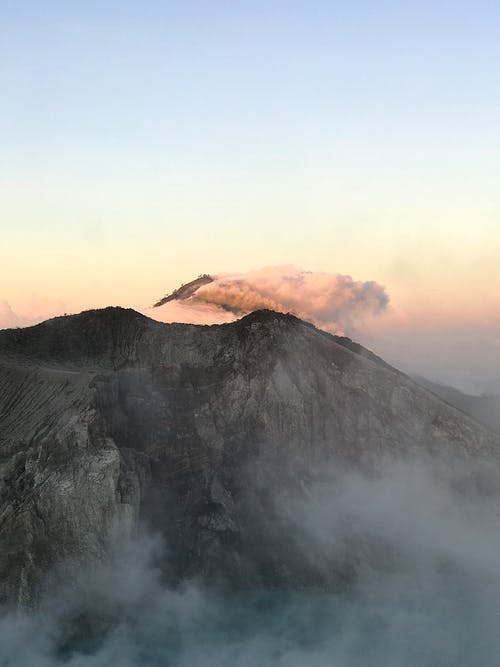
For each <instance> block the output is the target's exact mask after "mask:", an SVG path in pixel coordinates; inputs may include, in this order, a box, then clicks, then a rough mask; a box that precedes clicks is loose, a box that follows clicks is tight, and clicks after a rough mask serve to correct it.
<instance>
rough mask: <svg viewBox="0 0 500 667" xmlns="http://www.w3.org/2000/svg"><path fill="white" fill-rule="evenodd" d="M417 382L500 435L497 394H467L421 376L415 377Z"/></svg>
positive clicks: (499, 397)
mask: <svg viewBox="0 0 500 667" xmlns="http://www.w3.org/2000/svg"><path fill="white" fill-rule="evenodd" d="M415 381H416V382H418V384H421V385H422V386H423V387H425V388H426V389H429V391H432V392H434V393H435V394H437V395H438V396H439V397H440V398H442V399H443V400H445V401H447V402H448V403H449V404H450V405H453V406H454V407H456V408H458V409H459V410H463V412H466V413H467V414H469V415H470V416H471V417H474V419H477V421H479V422H482V423H483V424H485V425H486V426H487V427H488V428H490V429H492V430H493V431H496V432H497V433H500V396H497V395H495V394H483V395H481V396H474V395H472V394H465V393H464V392H462V391H459V390H458V389H455V388H454V387H449V386H448V385H445V384H440V383H438V382H432V381H431V380H427V379H426V378H423V377H421V376H419V375H418V376H415Z"/></svg>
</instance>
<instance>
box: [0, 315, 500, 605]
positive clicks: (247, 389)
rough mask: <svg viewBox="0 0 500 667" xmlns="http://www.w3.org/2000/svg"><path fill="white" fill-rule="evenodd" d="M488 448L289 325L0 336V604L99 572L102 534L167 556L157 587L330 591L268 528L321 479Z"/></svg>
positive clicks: (288, 321)
mask: <svg viewBox="0 0 500 667" xmlns="http://www.w3.org/2000/svg"><path fill="white" fill-rule="evenodd" d="M499 451H500V436H498V435H495V434H493V433H491V432H489V431H488V430H487V429H486V428H484V427H482V426H481V425H479V424H477V423H476V422H474V421H473V420H472V419H469V418H468V417H467V416H466V415H465V414H463V413H461V412H460V411H458V410H455V409H454V408H452V407H451V406H450V405H447V404H446V403H444V402H443V401H441V400H440V399H439V398H438V397H437V396H435V395H434V394H432V393H430V392H428V391H426V390H425V389H424V388H422V387H420V386H418V385H417V384H415V383H414V382H413V381H412V380H410V379H409V378H408V377H406V376H405V375H403V374H402V373H400V372H398V371H397V370H395V369H393V368H391V367H390V366H388V365H387V364H385V363H384V362H383V361H382V360H380V359H378V358H377V357H375V356H374V355H372V354H371V353H370V352H368V351H367V350H365V349H364V348H362V347H361V346H358V345H356V344H355V343H353V342H352V341H350V340H349V339H345V338H337V337H335V336H331V335H329V334H326V333H324V332H322V331H319V330H317V329H315V328H314V327H312V326H311V325H309V324H306V323H304V322H302V321H300V320H298V319H297V318H295V317H293V316H290V315H283V314H278V313H274V312H270V311H258V312H255V313H252V314H251V315H249V316H247V317H245V318H243V319H242V320H240V321H238V322H235V323H233V324H227V325H222V326H210V327H203V326H193V325H181V324H171V325H167V324H161V323H159V322H155V321H152V320H149V319H148V318H145V317H143V316H142V315H140V314H139V313H136V312H134V311H132V310H124V309H120V308H107V309H105V310H101V311H88V312H85V313H82V314H80V315H76V316H70V317H63V318H56V319H54V320H49V321H47V322H44V323H42V324H40V325H37V326H35V327H31V328H28V329H22V330H7V331H2V332H0V598H1V599H2V600H4V601H10V602H15V603H18V604H20V605H29V604H31V602H32V601H33V599H34V598H36V596H37V595H38V593H39V591H40V590H41V587H42V586H43V582H44V581H45V578H44V575H45V574H46V573H47V572H49V571H50V570H51V568H53V567H54V565H59V566H61V567H62V566H64V567H70V566H72V565H74V564H76V565H78V564H79V563H84V562H88V561H89V560H90V559H93V558H95V559H104V558H106V549H107V547H106V544H107V536H108V534H109V532H110V530H112V528H113V526H114V525H115V524H117V523H118V524H119V525H120V526H121V529H122V530H125V531H129V532H130V533H131V534H132V533H133V532H134V531H135V530H136V529H137V526H138V523H139V522H140V521H143V522H145V523H147V524H149V525H150V526H152V527H153V529H155V530H159V531H161V532H162V533H163V534H164V535H165V538H166V543H167V545H168V549H167V554H168V555H167V557H166V558H165V563H164V569H165V576H167V577H169V578H170V579H171V580H173V581H178V580H180V579H182V578H184V577H194V576H198V577H202V578H204V579H206V580H208V581H213V582H216V581H220V580H222V579H223V580H224V581H225V582H228V583H229V584H230V585H239V586H255V585H261V586H287V585H291V584H292V583H293V585H294V586H308V585H321V586H329V587H336V586H339V585H341V584H342V582H343V581H344V580H346V579H347V580H348V579H349V577H350V576H351V575H352V573H351V572H350V570H349V564H346V563H341V562H339V563H336V564H335V566H334V567H331V568H328V572H326V571H322V572H317V571H314V570H313V569H312V566H311V567H310V566H308V565H307V564H305V563H304V561H303V560H301V559H300V558H299V557H298V556H297V551H296V550H294V549H293V548H291V547H292V545H291V543H290V540H293V535H291V534H290V531H287V528H286V525H284V524H283V522H280V521H277V520H275V499H276V497H277V495H279V496H280V498H281V499H283V498H285V499H286V495H287V493H290V494H292V493H293V494H300V493H307V486H308V484H309V483H310V481H311V480H312V479H315V478H317V477H318V476H321V474H322V470H324V469H325V466H333V467H335V468H336V469H338V470H341V469H342V467H343V466H349V467H352V466H355V467H358V468H363V469H366V470H370V469H374V468H376V466H377V464H378V462H379V461H381V460H382V459H383V458H384V457H403V458H404V457H407V458H410V457H412V456H413V455H416V454H418V455H422V454H427V455H429V456H438V457H440V458H443V459H445V458H446V457H447V456H453V457H455V458H456V457H458V458H462V459H464V460H467V459H469V458H478V457H480V458H485V459H489V460H491V459H494V460H497V459H498V452H499Z"/></svg>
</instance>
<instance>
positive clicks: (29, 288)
mask: <svg viewBox="0 0 500 667" xmlns="http://www.w3.org/2000/svg"><path fill="white" fill-rule="evenodd" d="M0 19H1V20H0V95H1V106H0V146H1V150H0V194H1V196H0V224H1V231H2V235H1V239H2V240H1V246H0V301H1V302H2V303H3V304H4V305H3V308H4V311H5V310H6V309H7V308H12V310H13V311H14V312H16V313H17V314H18V316H19V317H20V319H21V320H22V319H23V318H24V319H26V318H29V317H38V316H40V315H44V314H45V315H47V314H53V313H55V312H64V311H67V312H73V311H78V310H81V309H82V308H88V307H93V306H104V305H108V304H122V305H127V306H128V305H133V306H141V305H147V304H149V303H151V302H152V301H153V300H155V299H156V298H158V297H159V296H160V295H161V294H163V293H164V292H166V291H169V290H170V289H172V288H173V287H175V286H177V285H178V284H179V283H180V282H185V281H187V280H189V279H190V278H192V277H193V276H195V275H197V274H199V273H202V272H224V271H229V272H234V271H248V270H251V269H258V268H259V267H261V266H264V265H281V264H295V265H298V266H302V267H304V268H306V269H310V270H313V271H316V270H317V271H332V272H340V273H347V274H351V275H352V276H353V277H354V278H356V279H359V280H376V281H378V282H380V283H381V284H383V285H384V286H385V287H386V289H387V292H388V294H389V296H390V298H391V304H392V305H391V308H392V310H391V314H390V315H391V318H392V319H391V329H390V330H391V331H396V330H398V331H399V332H400V333H401V332H406V333H407V334H410V333H411V334H412V335H413V336H415V339H417V338H419V337H418V336H417V335H416V333H415V332H422V336H423V338H425V336H426V335H429V336H430V337H431V339H432V341H434V340H435V338H433V336H434V334H432V335H431V334H429V332H430V331H431V332H435V336H439V335H440V332H448V333H447V334H446V335H448V336H449V335H451V336H452V337H453V336H458V337H459V338H460V339H462V338H464V337H466V335H467V331H469V332H470V331H471V330H473V329H474V327H475V328H476V329H477V332H483V333H484V336H483V333H481V336H483V338H484V340H483V338H481V340H482V341H483V342H482V345H486V346H487V347H488V350H489V353H491V354H494V353H495V350H496V354H497V357H498V355H500V331H499V329H498V326H499V324H500V289H499V287H500V216H499V213H500V195H499V173H500V169H499V167H500V165H499V163H500V84H499V82H500V46H499V39H498V35H499V34H500V5H499V4H498V3H497V2H484V1H481V0H479V1H478V2H460V1H454V2H440V1H439V0H437V1H433V2H428V1H423V2H418V3H417V2H414V3H409V2H356V1H353V2H335V1H333V2H326V1H318V2H305V1H304V0H302V1H301V2H294V1H293V0H288V1H287V2H284V1H283V2H282V1H275V2H272V1H271V2H260V1H252V2H250V1H248V2H238V1H237V0H234V1H233V2H229V1H220V2H218V1H217V0H214V1H213V2H207V1H204V2H202V1H201V0H200V1H198V2H192V1H189V0H184V1H182V2H180V1H179V2H178V1H172V2H165V1H162V2H159V1H157V2H150V1H147V0H146V1H145V2H141V3H139V2H128V1H127V0H122V1H120V2H93V1H91V2H50V0H48V1H47V2H43V3H42V2H33V1H32V2H23V1H22V0H18V1H17V2H11V1H9V0H4V1H3V2H2V3H1V7H0ZM0 314H1V313H0ZM388 322H389V320H386V325H382V324H381V325H380V327H381V329H380V331H379V332H378V333H377V335H379V339H380V336H382V337H383V335H385V334H384V332H385V333H387V332H388V326H389V325H388V324H387V323H388ZM0 326H1V324H0ZM384 326H385V328H384ZM450 332H451V334H450ZM457 332H458V333H457ZM370 335H372V332H370ZM373 335H374V334H373ZM398 335H399V334H398ZM405 335H406V334H405ZM477 335H479V333H477ZM368 338H369V336H368ZM368 338H367V339H368ZM420 338H422V337H420ZM379 339H377V340H379ZM370 340H372V338H370ZM389 340H390V338H388V337H387V336H386V337H385V338H384V341H385V342H384V344H385V345H386V346H388V345H389V343H388V341H389ZM398 341H399V342H398V343H396V342H395V341H394V340H393V342H392V344H393V345H394V346H397V344H399V345H401V346H402V355H403V357H404V350H405V345H406V346H407V343H405V338H404V336H403V334H401V335H400V337H399V339H398ZM376 344H377V343H376ZM429 345H430V343H429ZM382 347H383V345H382ZM469 347H470V344H469ZM468 349H469V348H468ZM426 350H427V348H425V347H423V348H422V355H424V357H425V355H426V354H427V352H426ZM469 351H470V350H469ZM412 353H414V350H413V351H412ZM457 354H458V355H459V356H460V354H461V353H460V352H457ZM485 359H486V357H485ZM396 361H398V359H396ZM449 363H452V362H449ZM495 363H498V366H497V367H496V368H498V370H499V373H498V377H500V359H498V358H495ZM486 365H488V364H486ZM478 368H479V367H478ZM478 372H479V371H478ZM431 374H432V373H431ZM499 383H500V380H499Z"/></svg>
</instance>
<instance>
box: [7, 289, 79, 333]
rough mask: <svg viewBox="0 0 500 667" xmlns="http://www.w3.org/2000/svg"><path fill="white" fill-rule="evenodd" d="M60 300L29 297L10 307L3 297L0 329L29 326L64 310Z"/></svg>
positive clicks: (64, 306) (60, 313)
mask: <svg viewBox="0 0 500 667" xmlns="http://www.w3.org/2000/svg"><path fill="white" fill-rule="evenodd" d="M66 309H67V308H66V305H65V304H64V303H63V302H62V301H53V300H50V299H41V298H36V297H31V298H30V299H28V300H25V301H24V302H23V303H21V304H19V305H16V307H15V308H12V306H11V305H10V303H9V302H8V301H6V300H5V299H0V329H11V328H13V327H29V326H32V325H33V324H37V323H38V322H42V321H43V320H47V319H49V318H50V317H55V316H56V315H62V314H64V313H65V311H66Z"/></svg>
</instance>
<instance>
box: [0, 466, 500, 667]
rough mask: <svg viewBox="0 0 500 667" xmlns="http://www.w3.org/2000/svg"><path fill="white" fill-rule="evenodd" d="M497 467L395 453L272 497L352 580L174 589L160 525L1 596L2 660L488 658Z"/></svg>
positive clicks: (311, 556) (188, 664)
mask: <svg viewBox="0 0 500 667" xmlns="http://www.w3.org/2000/svg"><path fill="white" fill-rule="evenodd" d="M499 479H500V475H499V471H498V470H494V469H493V468H492V467H489V466H487V465H474V468H473V469H472V468H471V467H464V466H463V465H458V464H457V465H453V466H451V465H448V466H445V465H442V464H439V465H438V464H436V463H434V464H432V465H431V464H423V463H418V464H417V463H415V462H413V463H408V462H407V463H401V464H391V465H387V466H386V467H385V468H384V471H383V472H382V473H380V474H377V475H373V476H370V477H368V476H366V475H362V474H358V473H356V474H354V473H352V474H342V475H333V476H332V477H331V479H329V480H327V481H325V482H324V483H322V484H316V485H315V486H314V487H312V488H311V489H310V490H308V491H307V492H306V493H305V494H304V495H303V496H301V498H290V497H281V498H278V499H277V500H276V503H277V507H278V509H279V511H280V512H281V516H282V519H283V521H286V522H287V524H288V525H289V527H290V531H293V534H294V536H295V539H294V543H295V544H296V547H297V549H299V550H300V551H301V555H302V556H303V558H304V559H305V562H307V563H311V562H312V563H314V565H315V566H316V567H318V568H322V567H329V566H330V565H329V563H331V562H333V561H336V560H337V561H338V560H341V561H343V562H348V563H349V564H350V565H351V566H352V569H353V572H354V573H355V576H354V577H353V580H352V582H351V583H350V584H349V586H348V587H347V589H346V590H344V591H343V592H340V593H325V592H321V591H312V590H298V591H291V592H284V591H277V590H276V591H271V590H267V591H249V590H245V591H239V592H233V593H228V592H225V593H223V592H220V591H219V592H217V591H214V590H206V589H203V588H202V587H201V586H198V585H196V584H195V583H192V582H191V583H187V584H185V585H184V586H183V587H181V588H179V589H176V590H173V589H169V588H168V587H166V586H165V585H164V584H163V583H162V581H161V575H160V570H159V567H158V563H159V560H160V556H161V553H162V550H163V549H168V545H164V544H162V543H161V540H159V539H158V538H156V537H155V536H154V535H153V536H151V535H142V536H138V537H137V539H135V540H134V541H133V542H130V541H129V542H124V541H123V540H122V539H121V538H119V537H118V536H115V537H114V541H113V548H112V550H111V551H112V557H111V562H110V563H109V564H107V565H101V566H99V567H96V566H92V567H89V570H88V571H86V572H80V573H79V574H78V577H77V578H76V579H75V580H73V581H72V583H71V585H70V584H66V585H64V586H56V585H54V586H53V588H52V591H51V593H50V594H48V595H47V596H46V597H45V599H44V600H43V602H42V603H41V605H40V607H39V609H38V610H36V611H34V612H32V613H22V614H21V613H14V612H7V611H5V612H4V614H3V616H2V618H1V620H0V665H1V667H27V666H29V665H36V667H49V666H50V667H52V666H55V665H67V666H68V667H104V666H106V667H109V666H110V665H113V666H114V665H116V666H118V665H119V666H120V667H139V666H140V667H142V666H146V665H148V666H151V667H153V666H154V667H157V666H158V665H175V666H179V667H197V666H198V665H199V666H200V667H201V666H203V667H207V666H213V667H225V666H227V667H255V666H256V665H259V666H262V667H265V666H271V665H272V666H286V667H327V666H328V667H332V666H333V667H360V666H361V665H370V666H371V667H377V666H380V667H405V666H408V667H410V666H417V665H418V667H426V666H428V667H431V666H432V667H441V666H445V665H450V666H453V667H460V666H470V667H472V666H474V667H488V666H490V665H491V666H492V667H493V666H495V667H496V666H497V665H498V656H499V655H500V632H499V623H500V485H499V484H498V480H499Z"/></svg>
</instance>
